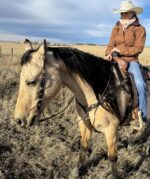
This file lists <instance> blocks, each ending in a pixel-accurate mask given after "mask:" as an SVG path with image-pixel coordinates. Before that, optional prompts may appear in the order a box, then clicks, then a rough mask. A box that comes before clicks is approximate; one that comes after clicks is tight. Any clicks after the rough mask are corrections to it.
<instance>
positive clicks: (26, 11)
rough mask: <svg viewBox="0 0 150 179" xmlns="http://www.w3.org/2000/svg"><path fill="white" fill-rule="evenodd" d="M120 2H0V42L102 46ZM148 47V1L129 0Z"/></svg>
mask: <svg viewBox="0 0 150 179" xmlns="http://www.w3.org/2000/svg"><path fill="white" fill-rule="evenodd" d="M121 2H122V1H121V0H0V7H1V10H0V40H2V41H22V40H24V39H25V38H28V39H29V40H31V41H42V40H43V39H44V38H45V39H47V41H49V42H53V43H83V44H100V45H106V44H107V43H108V41H109V37H110V34H111V30H112V28H113V26H114V24H115V23H116V22H117V21H118V20H119V18H120V15H119V14H114V13H112V9H113V8H117V9H119V8H120V4H121ZM133 2H134V4H135V5H136V6H139V7H143V8H144V12H143V13H142V14H141V15H139V16H138V17H139V19H140V23H141V24H142V25H143V26H144V27H145V28H146V32H147V40H146V46H150V13H149V9H150V0H133Z"/></svg>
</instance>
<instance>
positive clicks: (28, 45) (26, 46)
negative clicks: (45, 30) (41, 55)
mask: <svg viewBox="0 0 150 179" xmlns="http://www.w3.org/2000/svg"><path fill="white" fill-rule="evenodd" d="M24 44H25V51H27V50H33V47H32V43H31V42H30V40H28V39H25V41H24Z"/></svg>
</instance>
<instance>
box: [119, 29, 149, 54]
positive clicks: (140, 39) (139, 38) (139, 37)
mask: <svg viewBox="0 0 150 179" xmlns="http://www.w3.org/2000/svg"><path fill="white" fill-rule="evenodd" d="M145 40H146V31H145V28H144V27H143V26H140V28H137V29H136V30H135V43H134V46H132V47H130V46H127V45H126V44H125V43H124V44H122V45H121V46H119V47H118V49H119V50H120V53H121V55H125V56H132V55H133V56H134V55H138V54H140V53H141V52H142V51H143V49H144V45H145Z"/></svg>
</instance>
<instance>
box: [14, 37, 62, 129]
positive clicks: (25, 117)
mask: <svg viewBox="0 0 150 179" xmlns="http://www.w3.org/2000/svg"><path fill="white" fill-rule="evenodd" d="M25 50H26V52H25V53H24V55H23V57H22V59H21V65H22V70H21V74H20V87H19V94H18V99H17V103H16V108H15V121H16V122H17V123H18V124H20V125H21V126H30V125H31V124H32V123H33V122H34V120H35V119H37V118H38V117H39V115H40V114H41V112H42V111H43V110H44V108H45V107H46V106H47V104H48V103H49V100H50V99H51V98H52V97H53V96H54V95H56V94H57V92H58V91H59V89H60V87H61V77H60V73H59V64H58V62H56V60H54V56H53V54H52V53H47V45H46V41H44V43H43V44H42V45H40V46H39V47H38V48H37V49H33V47H32V44H31V42H30V41H29V40H26V42H25Z"/></svg>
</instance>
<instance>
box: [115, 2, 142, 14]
mask: <svg viewBox="0 0 150 179" xmlns="http://www.w3.org/2000/svg"><path fill="white" fill-rule="evenodd" d="M128 11H133V12H135V13H136V14H141V13H142V12H143V8H141V7H135V6H134V4H133V3H132V2H131V1H122V3H121V6H120V9H113V12H114V13H121V12H128Z"/></svg>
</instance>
